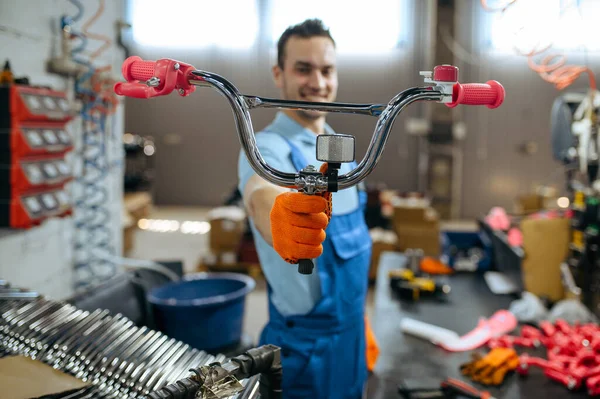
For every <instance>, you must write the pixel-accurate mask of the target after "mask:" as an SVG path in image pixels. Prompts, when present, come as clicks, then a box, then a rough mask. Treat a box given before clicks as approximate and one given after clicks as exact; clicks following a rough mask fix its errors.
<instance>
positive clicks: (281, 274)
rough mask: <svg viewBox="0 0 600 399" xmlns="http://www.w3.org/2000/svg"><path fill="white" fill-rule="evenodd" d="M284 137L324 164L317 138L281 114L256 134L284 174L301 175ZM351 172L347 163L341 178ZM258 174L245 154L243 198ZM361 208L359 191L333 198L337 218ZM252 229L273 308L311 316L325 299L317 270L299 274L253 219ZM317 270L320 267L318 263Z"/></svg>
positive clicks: (242, 157) (240, 172)
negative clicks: (254, 176) (320, 156)
mask: <svg viewBox="0 0 600 399" xmlns="http://www.w3.org/2000/svg"><path fill="white" fill-rule="evenodd" d="M325 131H326V132H328V133H333V129H331V127H330V126H329V125H326V126H325ZM284 137H285V139H287V140H289V141H290V142H291V143H293V144H294V145H295V146H296V147H297V148H298V149H299V150H300V151H301V152H302V155H304V158H306V160H307V162H309V164H311V165H314V166H315V167H316V168H317V169H318V168H319V167H320V166H321V164H322V162H320V161H317V156H316V144H317V135H316V134H315V133H313V132H312V131H311V130H309V129H306V128H304V127H302V126H301V125H300V124H298V123H297V122H296V121H294V120H293V119H291V118H290V117H288V116H287V115H285V114H284V113H283V112H278V113H277V116H276V117H275V119H274V120H273V122H272V123H271V124H270V125H269V126H267V127H266V128H265V129H264V130H263V131H261V132H259V133H257V134H256V144H257V147H258V150H259V151H260V154H261V156H262V157H263V159H264V160H265V162H266V163H267V164H269V165H270V166H271V167H273V168H275V169H278V170H280V171H282V172H288V173H295V172H297V170H296V168H295V167H294V164H293V163H292V160H291V156H290V154H291V149H290V146H289V144H288V143H287V142H286V140H285V139H284ZM351 170H352V166H351V164H348V163H344V164H342V167H341V168H340V171H339V174H340V175H342V174H346V173H348V172H350V171H351ZM254 174H255V172H254V170H253V169H252V167H251V166H250V163H249V162H248V159H247V158H246V154H245V153H244V151H243V150H242V151H241V152H240V157H239V162H238V177H239V185H238V188H239V190H240V192H241V193H242V195H243V193H244V188H245V186H246V183H248V180H249V179H250V178H251V177H252V176H253V175H254ZM358 206H359V201H358V192H357V189H356V187H352V188H348V189H345V190H341V191H338V192H336V193H333V195H332V207H333V209H332V212H333V214H334V215H343V214H346V213H350V212H353V211H355V210H356V209H357V208H358ZM250 227H251V228H252V233H253V235H254V242H255V245H256V251H257V252H258V256H259V259H260V263H261V267H262V270H263V272H264V274H265V277H266V278H267V281H268V282H269V286H270V287H271V299H272V301H273V305H274V306H275V307H276V308H277V310H278V311H279V313H281V314H282V315H283V316H290V315H304V314H307V313H309V312H310V311H311V310H312V308H313V307H314V306H315V304H316V303H317V302H318V301H319V300H320V299H321V283H320V280H319V275H318V273H316V270H315V271H314V272H313V273H312V274H310V275H303V274H300V273H298V267H297V266H296V265H291V264H289V263H287V262H286V261H284V260H283V259H282V258H281V256H279V254H278V253H277V252H275V250H274V249H273V247H271V246H270V245H269V244H267V242H266V241H265V240H264V239H263V238H262V236H261V235H260V233H259V232H258V230H257V229H256V227H255V226H254V223H253V221H252V219H250ZM315 266H316V267H317V268H318V267H319V264H318V259H317V262H315Z"/></svg>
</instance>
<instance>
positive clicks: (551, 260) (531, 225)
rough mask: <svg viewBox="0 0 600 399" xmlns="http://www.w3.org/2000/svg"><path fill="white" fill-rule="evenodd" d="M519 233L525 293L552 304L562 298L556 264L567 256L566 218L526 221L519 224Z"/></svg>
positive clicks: (559, 276) (567, 224)
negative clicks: (522, 256)
mask: <svg viewBox="0 0 600 399" xmlns="http://www.w3.org/2000/svg"><path fill="white" fill-rule="evenodd" d="M521 231H522V233H523V250H524V252H525V256H524V258H523V262H522V263H521V273H522V275H523V284H524V286H525V290H527V291H529V292H531V293H532V294H535V295H537V296H539V297H548V298H550V299H551V300H552V301H559V300H561V299H563V298H564V296H565V292H564V287H563V284H562V279H561V271H560V265H561V263H563V262H564V260H565V259H566V257H567V255H568V253H569V241H570V240H569V232H570V222H569V219H566V218H561V219H526V220H523V221H522V222H521Z"/></svg>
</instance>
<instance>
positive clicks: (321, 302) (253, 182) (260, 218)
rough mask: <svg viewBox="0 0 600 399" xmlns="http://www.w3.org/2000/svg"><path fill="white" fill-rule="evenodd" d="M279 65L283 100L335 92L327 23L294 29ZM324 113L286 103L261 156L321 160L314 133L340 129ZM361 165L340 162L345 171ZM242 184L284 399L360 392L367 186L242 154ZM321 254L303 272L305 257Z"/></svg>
mask: <svg viewBox="0 0 600 399" xmlns="http://www.w3.org/2000/svg"><path fill="white" fill-rule="evenodd" d="M277 50H278V54H277V65H275V66H274V67H273V69H272V72H273V79H274V82H275V84H276V86H277V87H278V88H279V89H280V90H281V93H282V97H283V98H284V99H286V100H295V101H312V102H331V101H334V100H335V98H336V94H337V88H338V79H337V69H336V53H335V42H334V40H333V38H332V36H331V34H330V33H329V30H328V29H326V28H325V27H324V26H323V24H322V22H321V21H320V20H307V21H304V22H303V23H301V24H298V25H295V26H292V27H290V28H288V29H287V30H286V31H285V32H284V33H283V34H282V36H281V38H280V39H279V42H278V45H277ZM325 118H326V113H323V112H319V111H307V110H285V111H281V112H279V113H278V114H277V116H276V117H275V119H274V120H273V122H272V123H271V124H270V125H269V126H267V127H266V128H265V129H264V130H263V131H262V132H260V133H258V134H257V135H256V142H257V146H258V149H259V150H260V153H261V155H262V156H263V158H264V160H265V161H266V162H267V163H268V164H269V165H270V166H272V167H273V168H275V169H278V170H281V171H283V172H291V173H292V172H297V171H299V170H300V169H303V168H304V167H305V166H306V165H309V164H310V165H314V166H316V167H318V166H319V165H320V164H321V163H320V162H319V161H317V160H316V139H317V135H319V134H323V133H330V134H332V133H334V131H333V129H332V128H331V127H330V126H329V125H328V124H327V123H326V121H325ZM353 167H354V166H353V165H351V164H342V168H341V169H340V172H339V173H340V174H345V173H348V172H350V170H351V169H352V168H353ZM239 189H240V192H241V193H242V196H243V198H244V204H245V206H246V209H247V211H248V215H249V219H250V226H251V228H252V232H253V235H254V241H255V243H256V248H257V252H258V255H259V258H260V263H261V266H262V269H263V272H264V275H265V277H266V279H267V282H268V293H269V322H268V324H267V325H266V326H265V329H264V330H263V333H262V336H261V344H266V343H269V344H274V345H277V346H279V347H281V348H282V363H283V392H284V393H283V396H284V398H328V399H349V398H360V397H361V396H362V392H363V388H364V385H365V380H366V375H367V369H366V365H365V323H364V308H365V297H366V292H367V275H368V268H369V261H370V257H371V239H370V236H369V232H368V229H367V226H366V223H365V220H364V206H365V203H366V195H365V193H362V192H359V190H358V189H357V188H356V187H353V188H349V189H345V190H342V191H339V192H336V193H333V195H332V196H316V195H315V196H309V195H305V194H302V193H297V192H291V191H290V190H287V189H285V188H281V187H278V186H275V185H273V184H271V183H269V182H267V181H265V180H263V179H262V178H261V177H259V176H258V175H256V174H255V172H254V171H253V170H252V168H251V167H250V165H249V163H248V160H247V158H246V156H245V154H244V153H243V152H241V153H240V159H239ZM305 258H312V259H314V258H316V259H314V261H315V266H316V268H315V271H314V272H313V273H312V274H309V275H303V274H299V273H298V269H297V266H295V265H294V264H295V263H297V262H298V259H305Z"/></svg>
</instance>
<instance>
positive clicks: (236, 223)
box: [203, 206, 246, 269]
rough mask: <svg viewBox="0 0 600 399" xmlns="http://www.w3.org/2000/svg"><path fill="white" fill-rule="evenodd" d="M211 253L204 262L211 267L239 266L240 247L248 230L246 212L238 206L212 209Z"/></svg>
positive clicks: (209, 218)
mask: <svg viewBox="0 0 600 399" xmlns="http://www.w3.org/2000/svg"><path fill="white" fill-rule="evenodd" d="M208 220H209V222H210V235H209V245H210V253H209V254H207V256H205V257H204V260H203V263H204V265H205V266H208V267H210V268H225V269H227V268H234V267H237V266H238V249H239V247H240V243H241V241H242V237H243V236H244V233H245V231H246V213H245V212H244V210H243V209H241V208H239V207H236V206H224V207H219V208H215V209H213V210H211V211H210V212H209V214H208Z"/></svg>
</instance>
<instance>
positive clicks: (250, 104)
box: [189, 70, 444, 191]
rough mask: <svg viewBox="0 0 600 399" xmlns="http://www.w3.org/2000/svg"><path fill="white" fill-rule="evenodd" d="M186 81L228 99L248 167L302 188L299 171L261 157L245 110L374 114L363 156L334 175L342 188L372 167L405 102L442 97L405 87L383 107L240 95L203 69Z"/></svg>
mask: <svg viewBox="0 0 600 399" xmlns="http://www.w3.org/2000/svg"><path fill="white" fill-rule="evenodd" d="M189 82H190V84H192V85H195V86H211V87H213V88H215V89H216V90H217V91H218V92H219V93H221V94H222V95H223V96H224V97H225V98H226V99H227V100H228V101H229V104H230V105H231V109H232V111H233V116H234V119H235V125H236V129H237V132H238V137H239V139H240V144H241V146H242V149H243V150H244V153H245V154H246V157H247V158H248V162H249V163H250V166H251V167H252V169H254V171H255V172H256V173H257V174H258V175H259V176H260V177H262V178H263V179H265V180H267V181H269V182H271V183H273V184H276V185H278V186H282V187H289V188H296V189H302V188H304V186H305V180H304V179H302V178H300V175H299V174H294V173H284V172H281V171H279V170H277V169H274V168H272V167H271V166H269V165H268V164H267V163H266V162H265V160H264V159H263V158H262V156H261V154H260V151H259V150H258V147H257V145H256V139H255V137H254V127H253V125H252V119H251V118H250V112H249V111H250V110H251V109H255V108H280V109H296V110H297V109H306V110H315V111H324V112H339V113H346V114H360V115H369V116H375V117H377V118H378V121H377V125H376V127H375V130H374V132H373V136H372V138H371V142H370V144H369V148H368V149H367V152H366V153H365V156H364V158H363V159H362V160H361V162H360V163H359V164H358V166H357V167H356V168H355V169H354V170H352V171H351V172H349V173H347V174H345V175H341V176H339V178H338V189H340V190H342V189H344V188H349V187H352V186H354V185H356V184H358V183H360V182H361V181H362V180H364V179H365V178H366V177H367V176H368V175H369V174H370V173H371V172H372V171H373V170H374V169H375V167H376V166H377V163H378V162H379V160H380V159H381V156H382V155H383V150H384V148H385V144H386V142H387V139H388V136H389V133H390V131H391V129H392V126H393V124H394V121H395V119H396V118H397V116H398V114H399V113H400V112H402V110H403V109H404V108H405V107H406V106H407V105H409V104H411V103H413V102H416V101H438V102H439V101H442V99H443V98H444V94H443V93H442V91H440V90H438V89H437V88H435V87H433V88H432V87H429V88H413V89H408V90H405V91H403V92H402V93H400V94H398V95H397V96H396V97H394V98H393V99H392V100H391V101H390V102H389V103H388V104H387V105H385V106H384V105H381V104H347V103H335V102H334V103H320V102H308V101H307V102H303V101H288V100H276V99H270V98H263V97H256V96H244V95H242V94H241V93H240V92H239V91H238V90H237V88H236V87H235V86H234V85H233V84H232V83H231V82H229V81H228V80H227V79H225V78H223V77H222V76H220V75H217V74H214V73H211V72H206V71H200V70H196V71H193V72H192V73H191V74H190V75H189ZM316 189H317V191H325V190H326V189H327V180H326V178H323V179H319V181H318V182H317V185H316Z"/></svg>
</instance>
